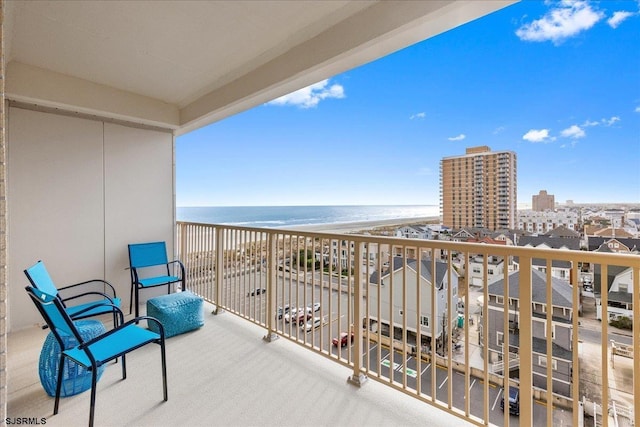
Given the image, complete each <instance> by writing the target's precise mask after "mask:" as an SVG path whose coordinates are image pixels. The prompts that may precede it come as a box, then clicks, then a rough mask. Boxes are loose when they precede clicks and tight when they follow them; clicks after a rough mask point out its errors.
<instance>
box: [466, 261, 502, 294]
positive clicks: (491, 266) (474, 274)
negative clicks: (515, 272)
mask: <svg viewBox="0 0 640 427" xmlns="http://www.w3.org/2000/svg"><path fill="white" fill-rule="evenodd" d="M504 269H505V262H504V259H503V258H500V257H496V256H492V257H489V258H488V259H487V268H486V273H487V283H492V282H494V281H496V280H497V279H498V278H500V277H502V275H503V274H504ZM484 275H485V264H484V257H483V256H482V255H476V256H474V257H473V258H471V259H470V260H469V285H471V286H477V287H483V286H484Z"/></svg>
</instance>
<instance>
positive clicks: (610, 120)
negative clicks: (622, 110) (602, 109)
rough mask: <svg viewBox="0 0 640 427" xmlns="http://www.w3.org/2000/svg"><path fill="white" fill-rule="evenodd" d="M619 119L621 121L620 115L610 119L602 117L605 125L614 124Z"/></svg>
mask: <svg viewBox="0 0 640 427" xmlns="http://www.w3.org/2000/svg"><path fill="white" fill-rule="evenodd" d="M619 121H620V117H617V116H613V117H611V118H610V119H602V124H603V125H605V126H613V124H615V123H616V122H619Z"/></svg>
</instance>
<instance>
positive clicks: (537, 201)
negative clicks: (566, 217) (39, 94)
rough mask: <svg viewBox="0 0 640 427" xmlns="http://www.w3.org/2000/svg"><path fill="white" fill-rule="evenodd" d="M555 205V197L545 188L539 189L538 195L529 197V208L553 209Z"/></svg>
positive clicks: (539, 209) (541, 210)
mask: <svg viewBox="0 0 640 427" xmlns="http://www.w3.org/2000/svg"><path fill="white" fill-rule="evenodd" d="M555 207H556V198H555V196H554V195H553V194H547V190H540V193H539V194H538V195H535V194H534V195H533V196H532V197H531V208H532V209H533V210H534V211H537V212H543V211H547V210H551V211H552V210H554V209H555Z"/></svg>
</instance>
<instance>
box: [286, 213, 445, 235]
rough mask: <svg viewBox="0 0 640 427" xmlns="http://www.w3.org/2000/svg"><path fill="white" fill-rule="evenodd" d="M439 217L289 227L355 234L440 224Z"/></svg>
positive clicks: (297, 229) (290, 228)
mask: <svg viewBox="0 0 640 427" xmlns="http://www.w3.org/2000/svg"><path fill="white" fill-rule="evenodd" d="M438 221H439V217H437V216H429V217H423V218H393V219H385V220H377V221H358V222H343V223H334V224H313V225H300V226H297V227H289V228H288V229H289V230H296V231H310V232H322V233H355V232H359V231H366V230H372V229H374V228H378V227H390V226H398V227H399V226H402V225H408V224H429V223H434V222H438Z"/></svg>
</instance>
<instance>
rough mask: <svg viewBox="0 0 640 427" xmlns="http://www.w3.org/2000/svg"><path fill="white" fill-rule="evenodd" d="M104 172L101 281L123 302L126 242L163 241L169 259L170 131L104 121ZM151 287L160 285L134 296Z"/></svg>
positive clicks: (171, 212) (127, 283) (127, 289)
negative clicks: (104, 269) (113, 288)
mask: <svg viewBox="0 0 640 427" xmlns="http://www.w3.org/2000/svg"><path fill="white" fill-rule="evenodd" d="M105 176H106V177H107V179H106V181H105V202H106V203H105V206H106V211H105V245H106V247H107V251H106V266H107V271H108V272H110V273H109V275H108V276H107V280H109V281H110V282H112V283H113V284H114V286H116V285H117V287H118V293H119V294H121V295H122V296H123V297H124V298H125V299H126V301H128V298H129V292H130V278H129V277H130V276H129V271H128V270H126V268H127V267H128V266H129V258H128V248H127V245H128V244H129V243H140V242H151V241H166V242H167V249H168V251H169V257H170V258H171V254H172V253H173V236H174V223H175V221H174V213H175V209H174V182H173V135H171V134H170V133H164V132H158V131H150V130H142V129H135V128H129V127H125V126H120V125H116V124H111V123H106V124H105ZM163 289H164V288H163ZM155 291H160V288H156V289H155V290H149V291H144V293H141V294H140V295H141V297H142V296H145V297H147V296H150V295H155V294H156V293H157V292H155ZM126 309H127V310H128V303H127V307H126ZM125 313H128V311H126V312H125Z"/></svg>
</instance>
